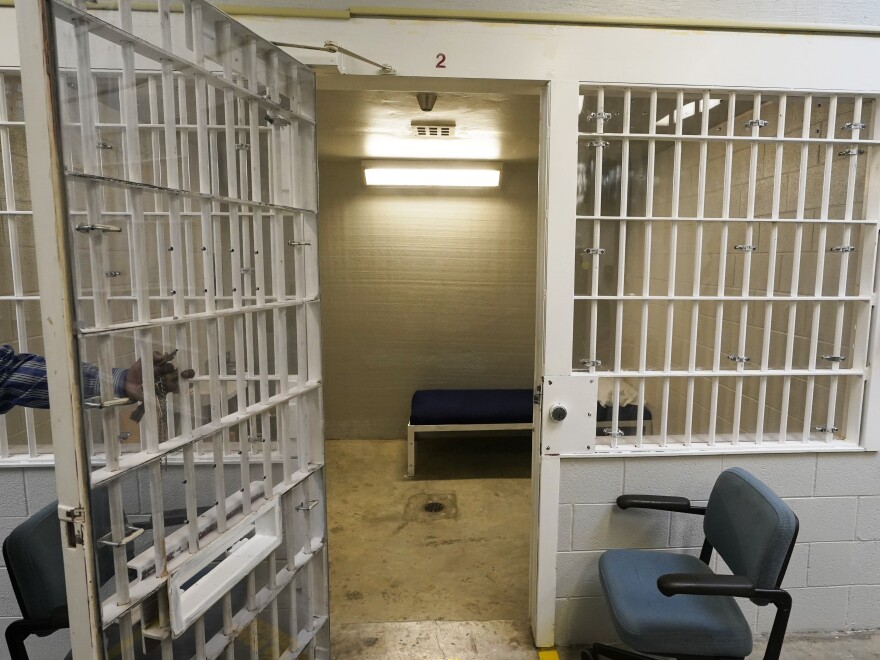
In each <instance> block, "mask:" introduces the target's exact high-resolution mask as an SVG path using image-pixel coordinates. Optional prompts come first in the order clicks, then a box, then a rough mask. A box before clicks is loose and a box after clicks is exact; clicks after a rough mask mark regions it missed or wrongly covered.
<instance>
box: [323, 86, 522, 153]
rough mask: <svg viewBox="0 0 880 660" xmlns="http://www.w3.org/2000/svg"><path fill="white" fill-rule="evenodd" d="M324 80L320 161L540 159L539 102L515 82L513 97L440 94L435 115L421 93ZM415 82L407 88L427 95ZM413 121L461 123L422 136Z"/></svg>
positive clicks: (496, 92) (470, 93) (484, 93)
mask: <svg viewBox="0 0 880 660" xmlns="http://www.w3.org/2000/svg"><path fill="white" fill-rule="evenodd" d="M321 78H323V76H320V75H319V85H318V87H319V90H318V97H317V98H318V155H319V157H320V158H351V159H364V158H395V159H398V158H449V159H476V160H500V161H528V160H536V159H537V157H538V101H539V97H538V96H537V95H536V94H535V91H536V90H534V88H530V89H527V88H523V87H516V85H515V84H514V85H511V87H512V88H513V91H511V92H507V93H505V92H501V91H498V90H497V89H493V90H492V91H487V92H482V93H481V92H474V91H466V92H462V91H438V92H437V101H436V103H435V105H434V109H433V110H432V111H430V112H423V111H422V110H421V109H420V108H419V104H418V102H417V100H416V91H401V90H382V91H376V90H360V89H327V88H326V87H327V85H322V84H321ZM371 80H372V81H375V80H376V78H372V79H371ZM389 82H390V81H389ZM373 84H375V83H373ZM397 84H398V86H399V83H397ZM414 84H417V83H413V81H410V82H409V83H408V85H407V86H412V89H414V90H417V91H427V90H420V89H419V87H417V86H413V85H414ZM335 86H336V87H338V86H339V85H335ZM470 87H473V85H470ZM494 87H496V88H497V85H494ZM487 88H490V89H491V87H488V86H487ZM413 120H420V121H421V120H454V121H455V134H454V136H452V137H416V136H414V135H412V134H411V130H410V123H411V122H412V121H413Z"/></svg>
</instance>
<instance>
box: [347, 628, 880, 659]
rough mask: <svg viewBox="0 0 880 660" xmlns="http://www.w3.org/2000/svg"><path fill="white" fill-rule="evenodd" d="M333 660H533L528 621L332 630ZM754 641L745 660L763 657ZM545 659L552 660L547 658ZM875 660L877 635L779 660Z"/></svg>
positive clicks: (791, 642)
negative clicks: (753, 648)
mask: <svg viewBox="0 0 880 660" xmlns="http://www.w3.org/2000/svg"><path fill="white" fill-rule="evenodd" d="M331 644H332V646H331V648H332V654H333V656H332V657H333V660H355V659H358V660H537V659H538V652H537V651H536V650H535V648H534V646H533V645H532V636H531V631H530V630H529V624H528V621H436V622H435V621H417V622H405V623H359V624H347V625H339V626H337V625H335V624H334V628H333V633H332V642H331ZM765 644H766V640H756V643H755V650H754V652H753V653H752V655H750V656H749V659H750V660H760V658H763V657H764V647H765ZM581 648H583V647H580V646H574V647H569V648H559V649H556V651H557V654H558V657H559V660H580V657H581V656H580V652H581ZM544 658H545V659H547V660H549V659H550V658H552V654H546V655H545V656H544ZM876 658H880V634H870V633H841V634H840V635H836V636H835V635H829V636H822V637H811V636H797V637H795V636H791V637H789V638H787V639H786V641H785V645H784V646H783V652H782V660H871V659H876Z"/></svg>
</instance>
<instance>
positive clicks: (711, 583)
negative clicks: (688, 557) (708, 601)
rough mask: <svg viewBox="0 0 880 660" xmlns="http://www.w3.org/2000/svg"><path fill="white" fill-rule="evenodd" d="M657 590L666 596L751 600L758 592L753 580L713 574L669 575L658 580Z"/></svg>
mask: <svg viewBox="0 0 880 660" xmlns="http://www.w3.org/2000/svg"><path fill="white" fill-rule="evenodd" d="M657 588H658V589H659V590H660V593H662V594H663V595H664V596H675V595H677V594H692V595H694V596H734V597H736V598H749V597H751V596H753V595H754V594H755V591H756V589H755V583H754V581H753V580H752V579H751V578H747V577H743V576H740V575H715V574H713V573H667V574H666V575H661V576H660V577H659V578H657Z"/></svg>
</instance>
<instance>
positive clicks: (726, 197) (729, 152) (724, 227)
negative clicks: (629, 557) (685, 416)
mask: <svg viewBox="0 0 880 660" xmlns="http://www.w3.org/2000/svg"><path fill="white" fill-rule="evenodd" d="M735 121H736V92H730V94H729V95H728V96H727V134H726V137H727V138H728V139H727V141H726V142H725V143H724V185H723V187H722V192H721V217H722V219H723V220H724V222H722V224H721V242H720V245H719V249H718V297H719V300H718V302H717V303H716V304H715V344H714V347H715V353H714V355H713V356H712V370H713V371H715V372H716V373H717V372H718V371H720V369H721V340H722V336H723V335H722V331H723V329H724V301H723V300H720V298H721V297H723V296H724V294H725V292H726V288H727V251H728V250H729V249H730V246H729V245H728V237H729V235H730V223H729V222H727V220H728V218H730V193H731V188H732V186H733V141H732V140H731V139H730V138H732V137H733V128H734V123H735ZM719 386H720V379H719V378H718V376H715V377H714V378H713V379H712V397H711V402H710V409H709V445H714V444H715V435H716V431H717V429H718V390H719Z"/></svg>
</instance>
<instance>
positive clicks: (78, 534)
mask: <svg viewBox="0 0 880 660" xmlns="http://www.w3.org/2000/svg"><path fill="white" fill-rule="evenodd" d="M58 518H60V519H61V521H62V522H63V523H64V530H65V539H66V541H67V547H68V548H75V547H76V546H78V545H82V544H83V542H84V538H85V536H84V533H83V525H85V522H86V511H85V509H83V508H82V507H69V506H62V505H58Z"/></svg>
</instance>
